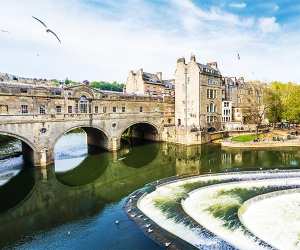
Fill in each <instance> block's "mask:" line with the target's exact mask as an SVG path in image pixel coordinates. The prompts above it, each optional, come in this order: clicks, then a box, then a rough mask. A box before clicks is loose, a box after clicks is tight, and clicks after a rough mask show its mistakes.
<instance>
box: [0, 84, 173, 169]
mask: <svg viewBox="0 0 300 250" xmlns="http://www.w3.org/2000/svg"><path fill="white" fill-rule="evenodd" d="M173 125H174V101H173V100H172V99H170V98H168V97H166V98H162V97H146V96H135V95H126V94H122V93H120V94H118V93H115V92H107V91H99V90H96V89H93V88H90V87H89V86H86V85H76V86H71V87H65V88H54V87H45V86H37V85H28V84H18V85H16V84H4V83H1V84H0V134H2V135H8V136H12V137H15V138H17V139H20V140H21V141H22V149H23V155H24V158H25V159H26V160H29V161H31V162H32V163H33V164H34V165H36V166H46V165H49V164H50V163H52V162H53V161H54V146H55V143H56V142H57V140H58V139H59V138H60V137H61V136H63V135H64V134H65V133H67V132H69V131H71V130H74V129H76V128H82V129H84V130H85V132H86V133H87V143H88V145H92V146H98V147H102V148H104V149H106V150H109V151H115V150H118V149H119V148H120V141H121V136H122V134H123V133H124V132H125V131H126V133H129V135H130V136H132V137H142V138H145V139H149V140H155V141H161V140H166V139H165V136H166V134H167V133H165V132H164V131H165V128H168V127H170V126H173Z"/></svg>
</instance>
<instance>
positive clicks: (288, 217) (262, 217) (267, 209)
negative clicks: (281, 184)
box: [239, 189, 300, 249]
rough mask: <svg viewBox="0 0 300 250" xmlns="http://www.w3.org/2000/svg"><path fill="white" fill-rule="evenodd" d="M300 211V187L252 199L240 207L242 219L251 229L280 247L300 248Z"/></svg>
mask: <svg viewBox="0 0 300 250" xmlns="http://www.w3.org/2000/svg"><path fill="white" fill-rule="evenodd" d="M299 214H300V189H290V190H284V191H277V192H272V193H268V194H264V195H259V196H256V197H254V198H252V199H250V200H248V201H247V202H245V203H244V204H243V206H242V207H241V208H240V210H239V219H240V221H241V223H242V224H243V225H244V226H245V227H246V228H247V229H248V230H249V231H251V232H252V233H253V234H255V235H256V236H257V237H259V238H261V239H263V240H264V241H266V242H269V244H272V245H273V246H274V247H276V248H278V249H300V216H299ZM270 215H271V216H270Z"/></svg>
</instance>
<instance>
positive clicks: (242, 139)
mask: <svg viewBox="0 0 300 250" xmlns="http://www.w3.org/2000/svg"><path fill="white" fill-rule="evenodd" d="M254 139H256V135H255V134H252V135H239V136H235V137H232V138H231V140H232V141H234V142H250V141H253V140H254Z"/></svg>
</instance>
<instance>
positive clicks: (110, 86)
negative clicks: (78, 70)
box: [90, 81, 124, 92]
mask: <svg viewBox="0 0 300 250" xmlns="http://www.w3.org/2000/svg"><path fill="white" fill-rule="evenodd" d="M90 86H91V87H92V88H96V89H101V90H109V91H117V92H123V88H124V84H122V83H118V82H116V81H114V82H104V81H100V82H98V81H93V82H91V83H90Z"/></svg>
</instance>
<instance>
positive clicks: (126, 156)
mask: <svg viewBox="0 0 300 250" xmlns="http://www.w3.org/2000/svg"><path fill="white" fill-rule="evenodd" d="M159 149H160V144H158V143H155V142H149V141H145V140H138V139H134V140H133V139H130V138H129V139H126V140H123V141H122V149H121V151H120V152H119V157H118V160H119V161H122V162H123V163H124V164H125V165H126V166H128V167H132V168H140V167H143V166H145V165H148V164H150V163H151V162H152V161H153V160H154V159H155V158H156V157H157V154H158V152H159ZM145 152H147V154H145Z"/></svg>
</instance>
